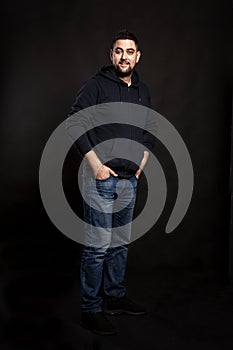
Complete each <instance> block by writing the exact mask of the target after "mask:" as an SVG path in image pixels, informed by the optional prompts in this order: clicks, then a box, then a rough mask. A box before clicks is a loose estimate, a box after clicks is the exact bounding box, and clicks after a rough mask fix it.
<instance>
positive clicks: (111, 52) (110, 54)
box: [109, 49, 113, 62]
mask: <svg viewBox="0 0 233 350" xmlns="http://www.w3.org/2000/svg"><path fill="white" fill-rule="evenodd" d="M112 55H113V51H112V49H111V50H110V53H109V57H110V60H111V62H112Z"/></svg>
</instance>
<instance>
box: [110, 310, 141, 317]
mask: <svg viewBox="0 0 233 350" xmlns="http://www.w3.org/2000/svg"><path fill="white" fill-rule="evenodd" d="M105 313H106V314H107V315H110V316H114V315H122V314H126V315H132V316H143V315H146V311H138V312H133V311H125V310H122V309H118V310H105Z"/></svg>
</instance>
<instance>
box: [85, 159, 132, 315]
mask: <svg viewBox="0 0 233 350" xmlns="http://www.w3.org/2000/svg"><path fill="white" fill-rule="evenodd" d="M136 188H137V179H136V177H135V176H132V177H130V178H129V179H119V178H118V177H114V176H110V177H109V178H108V179H107V180H95V179H94V177H93V175H92V173H91V171H90V169H89V168H88V165H86V166H85V167H84V172H83V193H85V196H84V222H85V223H84V233H85V246H84V247H83V253H82V258H81V271H80V277H81V309H82V311H84V312H87V311H91V312H99V311H102V303H103V299H102V296H101V293H100V292H101V287H102V286H103V291H104V294H105V296H106V297H107V298H109V299H117V298H120V297H122V296H124V295H125V286H124V276H125V269H126V262H127V253H128V248H127V244H128V243H129V242H130V234H131V222H132V219H133V211H134V205H135V197H136Z"/></svg>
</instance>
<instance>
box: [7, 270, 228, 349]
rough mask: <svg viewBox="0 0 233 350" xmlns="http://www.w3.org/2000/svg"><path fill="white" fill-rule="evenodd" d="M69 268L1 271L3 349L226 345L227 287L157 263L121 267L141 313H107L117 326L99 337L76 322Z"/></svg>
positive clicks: (73, 273)
mask: <svg viewBox="0 0 233 350" xmlns="http://www.w3.org/2000/svg"><path fill="white" fill-rule="evenodd" d="M78 281H79V277H78V273H77V270H76V269H73V270H71V269H69V270H68V269H63V270H62V269H57V270H56V269H54V268H41V269H40V268H37V269H34V270H31V271H30V270H16V269H15V270H10V271H4V272H3V273H2V282H1V300H2V303H1V316H0V321H1V323H2V327H1V331H0V332H1V336H2V345H1V349H2V350H21V349H22V350H26V349H30V350H37V349H38V350H39V349H41V350H42V349H49V350H55V349H56V350H61V349H64V350H75V349H77V350H82V349H83V350H84V349H85V350H88V349H95V350H97V349H107V350H110V349H111V350H131V349H132V350H134V349H145V350H147V349H148V350H149V349H158V350H165V349H169V350H171V349H173V348H175V349H186V350H187V349H189V350H192V349H195V350H197V349H198V350H201V349H203V350H204V349H205V350H207V349H212V350H220V349H221V350H227V349H229V350H230V349H231V350H232V349H233V289H232V288H231V287H230V286H228V285H219V284H218V283H217V284H216V283H213V282H212V281H211V280H208V278H206V277H204V278H203V275H202V274H199V273H194V272H190V271H182V270H179V271H176V270H174V271H172V270H170V269H169V268H168V269H164V270H163V269H158V270H154V271H146V272H145V271H142V270H141V271H135V270H131V271H128V273H127V278H126V285H127V290H128V295H129V296H130V297H132V298H133V299H134V300H135V301H137V302H140V303H141V304H143V305H145V307H146V308H147V311H148V314H147V315H145V316H126V315H119V316H111V317H110V319H111V320H112V322H113V323H114V324H115V325H116V326H117V328H118V329H119V333H118V334H117V335H114V336H105V337H103V336H98V335H95V334H92V333H91V332H89V331H87V330H84V329H82V328H81V327H80V325H79V318H80V304H79V284H78Z"/></svg>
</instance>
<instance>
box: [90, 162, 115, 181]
mask: <svg viewBox="0 0 233 350" xmlns="http://www.w3.org/2000/svg"><path fill="white" fill-rule="evenodd" d="M110 175H113V176H115V177H117V176H118V175H117V174H116V173H115V171H113V170H112V169H111V168H109V167H108V166H106V165H104V164H103V165H101V166H100V168H99V169H98V171H97V173H96V175H95V178H96V180H107V179H108V178H109V177H110Z"/></svg>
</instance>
